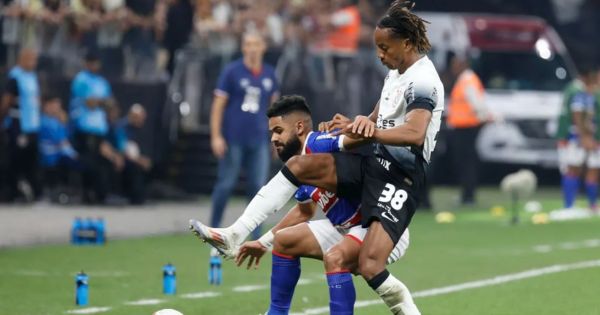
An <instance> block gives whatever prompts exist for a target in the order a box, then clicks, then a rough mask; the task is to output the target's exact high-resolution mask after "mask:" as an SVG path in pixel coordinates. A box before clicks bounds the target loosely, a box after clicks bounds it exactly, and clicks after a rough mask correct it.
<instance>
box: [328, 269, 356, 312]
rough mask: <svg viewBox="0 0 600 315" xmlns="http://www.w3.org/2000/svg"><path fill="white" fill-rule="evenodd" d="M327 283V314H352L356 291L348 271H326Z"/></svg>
mask: <svg viewBox="0 0 600 315" xmlns="http://www.w3.org/2000/svg"><path fill="white" fill-rule="evenodd" d="M327 284H329V314H331V315H352V314H354V302H355V301H356V291H355V290H354V283H353V282H352V275H351V274H350V272H348V271H343V272H336V273H328V274H327Z"/></svg>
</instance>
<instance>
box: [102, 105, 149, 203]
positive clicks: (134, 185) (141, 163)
mask: <svg viewBox="0 0 600 315" xmlns="http://www.w3.org/2000/svg"><path fill="white" fill-rule="evenodd" d="M109 116H112V117H110V118H111V120H112V121H113V122H112V123H111V129H110V132H109V137H108V140H109V142H110V144H111V147H112V148H113V150H114V152H115V153H116V154H119V155H120V156H122V157H123V160H124V168H123V173H122V174H121V177H122V183H123V185H122V186H123V192H124V193H125V196H126V197H127V199H129V202H130V203H131V204H135V205H139V204H143V203H144V202H145V200H146V174H147V173H148V172H149V171H150V169H151V168H152V160H151V159H150V158H149V157H148V156H146V155H144V154H143V150H142V148H141V146H140V144H139V143H138V141H136V137H135V136H136V135H137V133H139V132H140V131H141V128H142V127H143V126H144V124H145V122H146V110H145V109H144V107H143V106H142V105H141V104H133V105H132V106H131V108H129V112H128V113H127V116H125V117H123V118H117V117H118V109H117V108H116V107H114V106H113V107H111V108H110V109H109ZM115 118H117V119H115Z"/></svg>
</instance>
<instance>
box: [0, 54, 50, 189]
mask: <svg viewBox="0 0 600 315" xmlns="http://www.w3.org/2000/svg"><path fill="white" fill-rule="evenodd" d="M37 59H38V55H37V52H36V51H34V50H32V49H29V48H25V49H23V50H21V52H20V53H19V58H18V63H17V65H16V66H15V67H13V68H12V70H11V71H10V72H9V74H8V83H7V84H6V88H5V90H4V93H3V95H2V102H1V107H2V108H1V109H0V118H3V117H5V116H6V119H4V121H3V125H4V129H6V131H7V134H8V150H7V151H8V154H9V165H10V167H9V169H8V174H7V175H8V185H9V187H8V190H9V191H8V199H9V200H14V199H16V198H17V197H18V195H19V191H21V192H22V193H23V194H24V195H25V198H26V199H27V200H30V201H31V200H33V199H37V198H39V197H40V196H41V192H42V189H41V182H40V178H39V175H40V174H39V166H38V133H39V130H40V85H39V82H38V78H37V75H36V73H35V69H36V66H37ZM22 179H24V180H25V182H26V183H27V184H28V185H22V184H21V183H25V182H23V181H21V180H22Z"/></svg>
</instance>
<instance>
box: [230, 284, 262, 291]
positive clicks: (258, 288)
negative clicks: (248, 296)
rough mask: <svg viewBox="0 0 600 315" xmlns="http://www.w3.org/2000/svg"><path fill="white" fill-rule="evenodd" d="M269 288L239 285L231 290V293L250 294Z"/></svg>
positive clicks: (258, 285) (260, 285)
mask: <svg viewBox="0 0 600 315" xmlns="http://www.w3.org/2000/svg"><path fill="white" fill-rule="evenodd" d="M268 288H269V286H268V285H266V284H256V285H241V286H237V287H234V288H233V292H251V291H257V290H264V289H268Z"/></svg>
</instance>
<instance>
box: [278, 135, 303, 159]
mask: <svg viewBox="0 0 600 315" xmlns="http://www.w3.org/2000/svg"><path fill="white" fill-rule="evenodd" d="M301 148H302V143H301V142H300V138H298V137H293V138H292V139H290V141H288V142H287V143H286V144H284V145H283V150H281V152H280V153H278V155H279V158H280V159H281V160H282V161H283V162H287V160H289V159H290V158H291V157H292V156H294V155H297V154H298V153H299V152H300V149H301Z"/></svg>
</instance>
